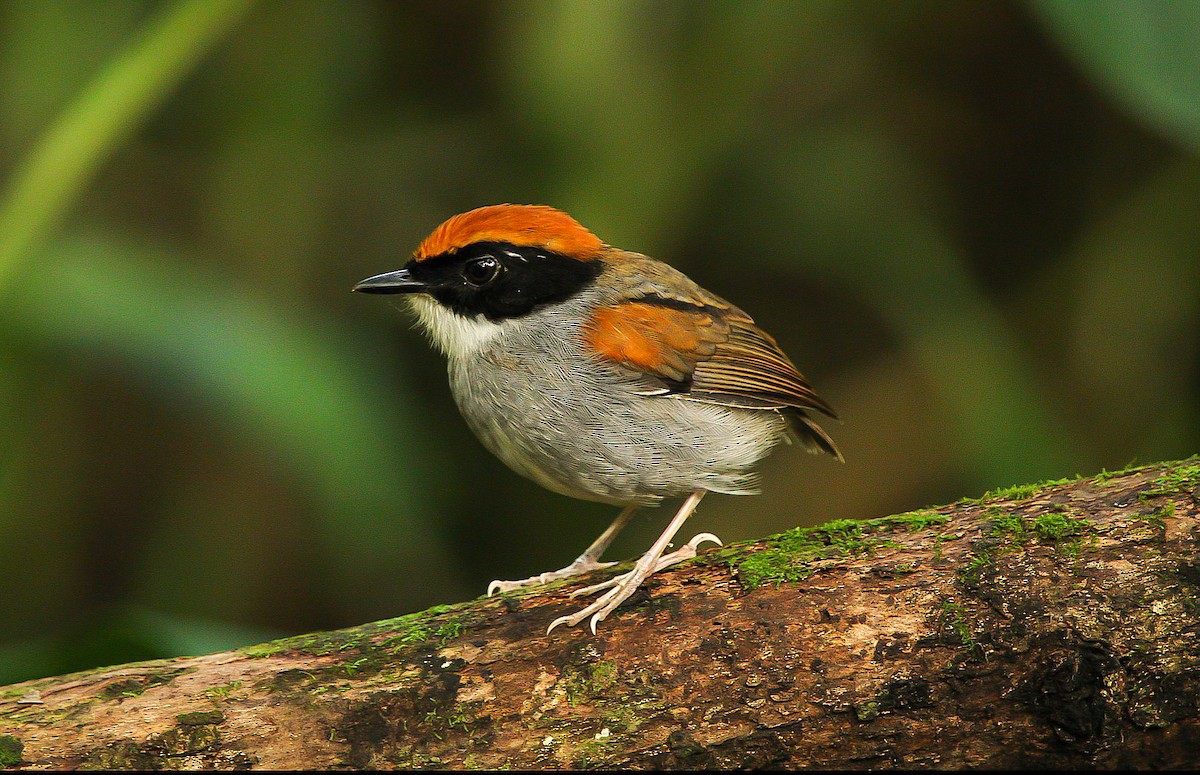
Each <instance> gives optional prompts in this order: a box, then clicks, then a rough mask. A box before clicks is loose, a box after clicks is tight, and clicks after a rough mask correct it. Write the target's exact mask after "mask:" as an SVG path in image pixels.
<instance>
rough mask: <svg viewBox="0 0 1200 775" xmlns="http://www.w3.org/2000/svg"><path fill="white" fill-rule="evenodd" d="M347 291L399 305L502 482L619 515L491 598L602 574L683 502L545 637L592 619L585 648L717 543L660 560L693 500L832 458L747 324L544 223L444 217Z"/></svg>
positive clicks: (805, 404) (498, 209) (679, 279)
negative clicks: (620, 547)
mask: <svg viewBox="0 0 1200 775" xmlns="http://www.w3.org/2000/svg"><path fill="white" fill-rule="evenodd" d="M353 290H354V291H358V292H360V293H372V294H404V295H405V296H406V297H407V300H408V302H409V305H410V306H411V309H412V310H413V312H414V313H415V316H416V319H417V322H418V324H419V325H420V327H422V328H423V329H424V330H425V332H426V333H427V334H428V336H429V338H430V339H431V341H432V344H433V345H434V346H435V347H436V348H437V349H439V350H441V351H442V353H444V354H445V356H446V358H447V369H448V373H449V381H450V389H451V392H452V393H453V396H454V400H455V403H456V404H457V406H458V409H459V411H460V413H461V414H462V416H463V418H464V419H465V420H466V423H467V425H468V426H469V427H470V428H471V430H472V431H473V432H474V433H475V435H476V436H477V437H478V438H479V440H480V441H481V442H482V444H483V446H484V447H486V448H487V449H488V450H489V451H491V452H492V453H493V454H495V455H496V456H497V457H498V458H500V460H502V461H503V462H504V463H505V464H507V465H508V467H509V468H511V469H512V470H513V471H515V472H517V473H518V474H521V475H523V476H525V477H527V478H529V479H531V480H533V481H534V482H536V483H538V484H540V485H542V486H543V487H545V488H547V489H549V490H551V491H553V492H556V493H560V494H563V495H567V496H570V497H573V498H579V499H584V500H590V501H598V502H602V503H608V504H612V505H616V506H620V507H622V508H621V511H620V513H619V514H618V516H617V518H616V519H615V520H614V521H613V523H612V524H611V525H610V526H609V527H608V528H607V529H606V530H605V531H604V532H603V533H602V534H601V535H600V536H599V537H598V538H597V539H596V540H595V541H594V542H592V544H591V545H590V546H588V547H587V549H585V550H584V552H583V553H582V554H580V555H579V557H577V558H576V559H575V560H574V561H573V562H572V563H570V564H569V565H567V566H565V567H563V568H560V569H559V570H556V571H550V572H546V573H541V574H538V575H535V576H531V577H529V578H526V579H521V580H516V581H500V580H497V581H493V582H491V584H489V585H488V590H487V591H488V595H489V596H491V595H493V594H495V593H497V592H501V593H504V592H510V591H514V590H520V589H524V588H527V587H534V586H538V585H544V584H547V583H550V582H553V581H557V580H560V579H570V578H574V577H576V576H579V575H582V574H586V573H591V572H593V571H597V570H601V569H604V568H608V567H611V566H613V565H615V564H616V563H615V562H602V561H601V557H602V556H603V553H604V551H605V550H606V549H608V547H609V545H610V544H611V543H612V540H613V538H614V537H615V536H616V535H617V533H618V532H619V531H620V530H621V529H622V528H624V527H625V526H626V525H627V524H628V523H629V520H630V519H631V517H632V516H633V514H634V513H635V512H636V511H637V510H638V509H640V508H643V507H652V506H657V505H659V504H660V503H661V502H662V501H663V500H665V499H675V498H683V499H684V500H683V503H682V505H681V506H680V507H679V510H678V511H677V512H676V514H675V516H674V517H673V518H672V519H671V521H670V522H669V524H668V525H667V528H666V529H665V530H664V531H663V532H662V534H661V535H660V536H659V537H658V539H657V540H656V541H654V543H653V544H652V545H651V547H650V548H649V550H647V551H646V553H645V554H643V555H642V556H641V557H640V558H639V559H638V560H637V562H636V563H635V565H634V566H633V569H632V570H630V571H627V572H625V573H622V574H620V575H617V576H615V577H614V578H611V579H608V580H606V581H602V582H600V583H597V584H592V585H589V586H587V587H584V588H582V589H579V590H576V591H575V592H574V593H573V594H572V597H580V596H587V595H598V597H597V598H596V599H595V600H594V601H593V602H591V603H590V604H589V605H586V606H584V607H583V608H581V609H579V610H578V611H575V612H574V613H570V614H567V615H564V616H560V617H558V618H557V619H555V620H554V621H552V622H551V623H550V624H549V626H548V627H547V630H546V633H547V634H549V633H551V632H552V631H553V630H554V629H555V628H556V627H558V626H560V625H564V624H565V625H568V626H575V625H577V624H579V623H580V622H582V621H584V620H590V621H589V627H590V629H591V631H592V633H593V635H594V634H595V633H596V627H597V625H598V624H599V623H600V622H601V621H603V620H604V619H606V618H607V617H608V616H609V615H610V614H611V613H612V612H613V611H614V610H616V608H617V607H618V606H619V605H621V603H623V602H624V601H626V600H627V599H628V598H629V597H630V596H631V595H632V594H633V593H634V592H635V591H636V590H637V589H638V587H639V586H640V585H641V584H642V583H643V582H644V581H645V580H646V579H647V578H648V577H649V576H651V575H652V574H654V573H656V572H658V571H661V570H662V569H664V568H667V567H670V566H672V565H675V564H677V563H679V562H682V561H684V560H687V559H690V558H692V557H695V556H696V554H697V550H698V549H699V548H700V546H701V545H703V544H704V543H713V544H717V545H720V544H721V541H720V539H719V538H717V537H716V536H715V535H713V534H711V533H700V534H698V535H696V536H694V537H693V538H692V539H691V540H690V541H688V542H687V544H685V545H684V546H682V547H680V548H679V549H675V550H674V551H667V550H668V549H669V548H671V542H672V540H673V539H674V537H675V534H676V533H677V532H678V531H679V530H680V529H681V528H682V527H683V524H684V522H685V521H686V520H687V519H688V518H689V517H690V516H691V514H692V513H693V512H694V511H695V509H696V506H697V505H698V504H699V503H700V500H701V498H703V497H704V495H705V494H706V493H709V492H717V493H726V494H731V495H751V494H756V493H757V492H758V486H757V483H758V476H757V473H756V471H755V468H756V466H757V464H758V463H759V462H760V461H761V460H762V459H763V458H764V457H766V456H767V454H768V453H769V452H771V450H772V449H773V448H774V447H775V446H776V445H777V444H779V443H780V442H782V441H785V440H789V441H792V440H794V441H798V442H799V444H800V445H801V446H803V447H804V448H805V449H806V450H807V451H809V452H812V453H815V454H827V455H831V456H833V457H834V458H836V459H838V460H842V459H843V458H842V454H841V452H839V451H838V448H837V447H836V446H835V444H834V442H833V440H832V439H831V438H830V437H829V435H828V434H827V433H826V432H825V431H824V430H823V429H822V428H821V427H820V426H819V425H818V424H817V423H816V422H815V421H814V420H813V418H812V416H811V415H810V413H812V412H817V413H820V414H823V415H825V416H827V417H830V418H834V419H837V415H836V414H835V412H834V410H833V409H832V408H831V407H830V405H829V404H828V403H826V402H825V400H824V399H822V398H821V397H819V396H818V395H817V393H816V392H815V391H814V390H813V388H812V387H811V386H810V384H809V383H808V381H807V380H806V379H805V378H804V377H803V376H802V375H801V373H800V372H799V371H798V370H797V368H796V367H795V365H793V363H792V362H791V360H789V359H788V357H787V355H785V354H784V352H783V350H781V349H780V347H779V345H778V344H777V343H776V341H775V339H773V338H772V337H771V336H770V335H769V334H767V333H766V332H765V331H763V330H762V329H761V328H759V327H758V326H757V325H755V323H754V321H753V319H752V318H751V317H750V316H749V315H747V314H746V313H745V312H743V311H742V310H741V309H739V308H738V307H736V306H734V305H733V304H731V303H730V302H728V301H726V300H725V299H723V298H721V297H720V296H717V295H716V294H714V293H711V292H710V291H707V290H705V289H704V288H702V287H700V286H699V285H698V284H696V283H695V282H694V281H693V280H691V279H690V278H689V277H688V276H687V275H685V274H684V273H683V272H681V271H679V270H677V269H675V268H673V267H672V266H670V265H669V264H667V263H666V262H664V261H661V260H658V259H655V258H651V257H649V256H646V255H643V254H641V253H636V252H633V251H629V250H622V249H620V248H617V247H613V246H611V245H608V244H606V243H604V242H602V241H601V240H600V239H599V238H598V237H597V236H595V235H594V234H593V233H592V232H591V231H589V230H588V229H587V228H585V227H584V226H582V225H581V224H580V223H579V222H578V221H576V220H575V219H574V218H573V217H572V216H570V215H568V214H567V213H566V212H564V211H562V210H559V209H556V208H554V207H550V206H547V205H518V204H499V205H488V206H484V207H479V208H476V209H474V210H470V211H468V212H464V213H460V214H458V215H454V216H453V217H451V218H449V219H448V220H446V221H445V222H443V223H442V224H441V225H439V226H438V227H437V228H435V229H434V230H433V232H432V233H430V234H429V236H428V237H426V238H425V239H424V240H423V241H422V242H421V243H420V245H419V246H418V247H417V249H416V250H415V251H414V252H413V253H412V256H411V258H410V259H409V260H408V261H407V262H406V263H405V264H404V265H403V267H402V268H400V269H398V270H395V271H389V272H385V273H383V274H378V275H375V276H373V277H368V278H366V279H365V280H362V281H361V282H359V283H357V284H356V285H355V286H354V287H353ZM601 593H603V594H601Z"/></svg>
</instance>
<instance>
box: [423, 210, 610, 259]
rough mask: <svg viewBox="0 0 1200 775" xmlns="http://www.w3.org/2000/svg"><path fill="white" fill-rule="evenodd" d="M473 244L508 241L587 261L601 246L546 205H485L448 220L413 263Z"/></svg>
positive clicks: (570, 220) (585, 230)
mask: <svg viewBox="0 0 1200 775" xmlns="http://www.w3.org/2000/svg"><path fill="white" fill-rule="evenodd" d="M475 242H508V243H510V244H512V245H517V246H519V247H536V248H544V249H546V250H549V251H551V252H554V253H559V254H561V255H564V256H570V257H572V258H577V259H579V260H580V261H590V260H592V259H594V258H596V255H597V254H598V253H599V252H600V249H601V248H602V247H604V243H603V242H601V241H600V239H599V238H598V237H597V236H596V235H595V234H592V233H591V232H590V231H588V230H587V229H585V228H583V227H582V226H580V225H579V222H578V221H576V220H575V219H574V218H572V217H571V216H569V215H567V214H566V213H564V212H563V211H562V210H556V209H554V208H553V207H547V206H546V205H509V204H504V205H488V206H487V207H478V208H476V209H474V210H470V211H468V212H465V213H461V214H459V215H456V216H454V217H453V218H450V219H449V220H447V221H446V222H445V223H443V224H442V225H441V226H438V227H437V228H436V229H434V230H433V233H432V234H430V235H429V236H428V237H426V238H425V240H424V242H422V243H421V245H420V247H418V248H417V249H416V252H414V253H413V258H414V259H415V260H417V261H424V260H425V259H427V258H433V257H434V256H440V255H441V254H443V253H448V252H451V251H454V250H458V249H459V248H463V247H466V246H467V245H470V244H472V243H475Z"/></svg>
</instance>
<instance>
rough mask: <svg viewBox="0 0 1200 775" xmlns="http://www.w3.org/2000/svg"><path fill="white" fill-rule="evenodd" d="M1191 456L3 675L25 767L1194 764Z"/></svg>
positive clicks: (1, 721)
mask: <svg viewBox="0 0 1200 775" xmlns="http://www.w3.org/2000/svg"><path fill="white" fill-rule="evenodd" d="M1198 516H1200V462H1198V461H1197V460H1196V459H1195V458H1193V459H1191V460H1187V461H1182V462H1178V463H1169V464H1161V465H1155V466H1148V467H1144V468H1139V469H1133V470H1129V471H1125V472H1121V473H1117V474H1102V475H1100V476H1097V477H1093V478H1091V479H1080V480H1074V481H1069V482H1066V481H1064V482H1053V483H1045V484H1042V485H1033V486H1029V487H1021V488H1012V489H1011V490H1009V491H1005V492H998V493H991V494H989V495H988V496H985V497H984V498H981V499H978V500H964V501H960V502H958V503H955V504H952V505H949V506H944V507H941V508H937V509H930V510H925V511H919V512H912V513H910V514H904V515H899V516H896V517H889V518H884V519H876V520H866V521H856V522H850V521H841V522H834V523H830V524H828V525H824V526H821V527H817V528H806V529H797V530H792V531H789V532H787V533H784V534H781V535H779V536H774V537H772V538H769V539H765V540H763V541H759V542H755V543H750V544H745V545H741V546H733V547H728V548H725V549H721V550H719V551H713V552H707V553H705V554H704V555H702V556H701V557H700V558H698V559H697V560H695V561H693V562H690V563H687V564H684V565H681V566H678V567H676V568H673V569H670V570H668V571H664V572H663V573H661V574H660V575H657V576H655V577H654V578H653V579H651V581H650V582H649V584H648V586H647V589H646V590H645V591H644V592H642V593H640V594H639V596H637V597H635V598H634V599H633V600H632V601H631V602H630V603H628V604H626V605H625V606H623V607H622V608H621V609H620V610H619V611H618V612H617V613H616V614H615V615H614V617H613V618H611V619H609V620H608V621H606V622H604V623H603V624H602V626H601V628H600V634H599V635H598V636H593V635H591V634H590V633H589V632H587V631H586V630H585V629H582V628H575V629H570V630H566V629H559V630H556V631H555V632H554V634H553V635H552V636H550V637H547V636H546V635H545V634H544V631H545V628H546V625H547V624H548V623H549V622H550V621H551V620H552V619H554V618H555V617H556V616H558V615H560V614H562V613H565V612H567V611H569V610H571V609H572V607H573V606H577V605H579V601H578V600H575V601H572V600H569V599H568V597H567V595H568V593H569V591H570V590H571V589H573V588H576V587H577V586H578V585H577V584H576V585H559V586H557V587H554V588H552V589H550V590H549V591H547V592H543V593H532V594H521V595H511V596H504V597H499V598H492V599H479V600H474V601H470V602H468V603H464V604H460V605H455V606H445V607H438V608H435V609H431V610H429V611H426V612H423V613H420V614H414V615H411V616H405V617H401V618H399V619H394V620H389V621H384V622H377V623H374V624H368V625H364V626H362V627H356V628H352V629H348V630H341V631H338V632H329V633H317V634H313V635H305V636H299V637H295V638H289V639H286V640H282V641H276V642H273V643H267V644H263V645H261V646H254V647H249V648H244V649H240V650H237V651H229V652H223V653H219V654H211V655H208V656H202V657H195V658H183V659H171V660H162V661H155V662H145V663H139V664H132V665H123V666H120V667H115V668H106V669H102V670H96V671H90V672H87V673H80V674H75V675H70V676H62V677H56V678H47V679H42V680H37V681H31V682H28V683H24V684H20V685H16V686H10V687H5V688H3V689H0V764H3V765H5V766H10V767H11V766H20V767H24V768H30V769H33V768H53V769H62V768H76V767H82V768H112V769H123V768H138V769H160V768H161V769H185V768H215V769H239V768H294V769H327V768H339V769H343V768H378V769H386V768H419V767H432V768H483V769H504V768H512V769H539V768H589V767H604V768H656V769H698V768H749V767H813V768H846V769H882V768H896V767H903V768H963V767H1003V768H1058V767H1104V768H1116V767H1132V768H1143V767H1153V768H1158V767H1190V768H1197V767H1200V545H1198V543H1197V539H1198V538H1200V525H1198Z"/></svg>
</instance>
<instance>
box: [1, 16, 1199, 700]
mask: <svg viewBox="0 0 1200 775" xmlns="http://www.w3.org/2000/svg"><path fill="white" fill-rule="evenodd" d="M497 202H527V203H547V204H553V205H556V206H558V207H561V208H563V209H566V210H567V211H569V212H571V213H572V214H574V215H575V216H576V217H577V218H579V220H581V221H582V222H583V223H584V224H586V225H588V226H589V227H591V228H592V229H593V230H594V231H595V232H596V233H597V234H599V235H600V236H601V238H602V239H605V240H606V241H608V242H610V243H612V244H616V245H620V246H622V247H627V248H632V249H637V250H641V251H643V252H647V253H650V254H652V255H655V256H658V257H661V258H664V259H666V260H668V261H670V262H672V263H673V264H675V265H676V266H678V267H680V268H682V269H683V270H685V271H687V272H688V273H689V274H691V275H692V276H693V277H694V278H695V279H696V280H698V281H699V282H701V283H702V284H703V285H705V286H707V287H709V288H711V289H713V290H715V291H717V292H718V293H720V294H721V295H723V296H726V297H728V298H729V299H731V300H732V301H734V302H735V303H736V304H738V305H740V306H742V307H744V308H745V309H747V310H749V311H750V312H751V314H753V315H754V316H755V317H756V319H757V320H758V322H759V323H760V324H761V325H762V326H763V327H764V328H766V329H767V330H768V331H770V332H772V333H773V334H774V335H775V336H776V338H777V339H778V340H779V341H780V342H781V344H782V345H783V346H784V348H785V349H786V350H787V351H788V352H789V353H790V354H791V355H792V357H793V359H794V360H795V361H796V362H797V364H799V366H800V368H801V369H802V370H803V371H804V372H805V373H806V374H807V376H808V377H809V378H810V379H811V380H812V382H813V383H814V384H815V385H816V386H817V388H818V389H819V390H820V392H821V393H822V394H823V395H824V396H825V397H826V398H827V399H828V400H829V401H830V402H831V403H832V404H833V405H834V406H835V407H836V408H837V409H838V410H839V412H840V413H841V415H842V417H843V419H844V422H843V423H841V424H837V423H832V424H829V425H828V426H827V427H829V430H830V432H831V433H832V434H833V436H834V437H835V438H836V439H837V441H838V443H839V445H840V446H841V448H842V450H843V451H844V453H845V455H846V460H847V462H846V464H845V465H844V466H841V465H838V464H836V463H834V462H831V461H830V460H828V459H816V458H811V457H808V456H806V455H804V454H802V453H801V452H799V451H798V450H797V449H795V448H784V449H782V450H780V451H779V452H778V453H777V454H775V455H774V456H773V457H772V458H771V459H770V460H769V462H768V464H767V465H766V466H765V471H764V474H765V476H764V494H763V495H762V496H761V497H758V498H729V497H713V498H709V499H708V500H706V501H705V503H704V505H703V507H702V509H701V510H700V513H699V514H698V516H697V517H696V518H694V520H693V527H694V530H693V532H699V531H701V530H711V531H713V532H716V533H718V534H719V535H721V536H722V538H724V539H725V540H726V541H739V540H745V539H751V538H757V537H761V536H764V535H766V534H769V533H772V532H778V531H781V530H784V529H786V528H789V527H792V526H794V525H797V524H812V523H816V522H821V521H825V520H828V519H832V518H847V517H848V518H856V517H874V516H880V515H884V514H888V513H893V512H897V511H903V510H907V509H911V508H916V507H920V506H924V505H928V504H937V503H942V502H946V501H950V500H954V499H957V498H959V497H961V496H963V495H977V494H979V493H980V492H982V491H983V490H985V489H988V488H991V487H997V486H1004V485H1010V484H1014V483H1021V482H1027V481H1034V480H1040V479H1045V478H1051V477H1062V476H1069V475H1073V474H1076V473H1089V472H1096V471H1099V470H1100V469H1101V468H1108V469H1110V470H1111V469H1114V468H1120V467H1123V466H1125V465H1126V464H1128V463H1130V462H1133V461H1140V462H1152V461H1155V460H1160V459H1172V458H1179V457H1186V456H1188V455H1190V454H1193V453H1195V452H1197V451H1200V430H1198V423H1197V420H1198V415H1200V366H1198V354H1200V347H1198V342H1200V336H1198V335H1200V260H1198V253H1200V3H1194V2H1129V1H1127V2H1103V1H1101V0H1097V1H1095V2H1089V3H1076V2H1072V0H1046V1H1045V2H1025V3H1019V2H999V1H994V2H993V1H989V2H971V3H962V2H938V1H923V2H904V3H877V2H871V3H868V2H798V1H797V2H736V3H735V2H724V1H721V2H717V1H714V2H675V3H666V2H651V1H650V0H645V1H643V2H441V1H440V0H427V1H425V2H409V3H398V2H382V1H378V2H369V1H368V0H344V1H343V2H325V1H324V0H286V1H285V0H269V1H264V2H258V3H254V2H250V1H249V0H206V1H204V2H196V1H195V0H188V1H185V2H146V1H145V0H104V1H103V2H95V0H54V2H45V1H44V0H2V1H0V683H7V682H12V681H17V680H21V679H24V678H29V677H35V676H41V675H47V674H53V673H59V672H64V671H68V670H72V669H77V668H84V667H88V666H93V665H98V664H110V663H116V662H125V661H130V660H134V659H142V658H149V657H157V656H171V655H177V654H187V653H203V652H206V651H211V650H215V649H219V648H224V647H231V646H236V645H242V644H246V643H252V642H257V641H261V640H264V639H267V638H269V637H271V636H274V635H280V634H289V633H298V632H305V631H310V630H314V629H321V628H333V627H340V626H346V625H352V624H358V623H361V622H365V621H369V620H373V619H379V618H384V617H388V616H394V615H398V614H402V613H406V612H410V611H414V610H418V609H420V608H423V607H426V606H428V605H431V604H434V603H440V602H453V601H458V600H463V599H466V598H469V597H473V596H476V595H478V594H481V593H482V592H483V590H484V589H485V587H486V585H487V582H488V581H490V580H491V579H494V578H520V577H524V576H527V575H530V574H532V573H536V572H540V571H543V570H549V569H552V568H557V567H560V566H562V565H563V564H565V563H566V562H568V561H570V560H571V559H573V558H574V557H575V556H576V554H578V552H579V551H580V550H581V549H582V548H583V547H584V546H586V545H587V543H588V542H589V541H590V540H591V539H592V538H593V537H595V535H596V534H598V533H599V531H600V530H601V529H602V528H603V527H604V526H605V525H607V523H608V521H609V520H610V519H611V518H612V517H613V515H614V513H615V510H614V509H613V508H611V507H607V506H601V505H597V504H588V503H580V502H575V501H571V500H569V499H566V498H563V497H560V496H557V495H552V494H550V493H548V492H545V491H542V490H541V489H539V488H538V487H537V486H536V485H534V484H532V483H530V482H526V481H524V480H522V479H520V478H518V477H517V476H516V475H515V474H512V473H510V472H509V471H508V470H507V469H505V468H504V467H503V466H502V465H501V464H500V463H499V462H497V461H496V460H494V459H493V458H492V457H491V456H490V455H489V454H488V453H486V452H485V451H484V450H483V449H482V448H481V447H480V446H479V444H478V443H477V442H476V441H475V440H474V438H473V437H472V436H471V435H470V433H469V431H468V430H467V429H466V427H465V426H464V424H463V422H462V421H461V419H460V418H459V417H458V414H457V412H456V410H455V408H454V405H453V403H452V400H451V398H450V395H449V392H448V390H447V388H446V385H445V368H444V364H443V363H442V361H441V359H440V357H439V356H437V355H436V354H434V353H432V352H431V351H430V350H429V348H428V347H427V346H426V344H425V342H424V341H423V339H422V337H421V336H420V335H419V334H418V333H417V332H415V331H412V330H410V329H411V323H412V321H411V319H409V318H408V317H407V316H406V315H404V314H401V313H400V312H398V311H397V310H396V309H395V308H393V306H392V305H390V304H388V303H386V301H385V300H382V299H380V298H378V297H361V296H355V295H352V294H351V293H350V287H351V286H352V285H353V284H354V283H355V282H356V281H357V280H359V279H361V278H363V277H366V276H368V275H371V274H375V273H378V272H382V271H386V270H390V269H394V268H397V267H398V266H400V265H401V264H402V263H403V262H404V261H405V260H406V256H407V254H408V253H409V252H410V251H411V250H412V249H413V248H414V247H415V246H416V244H417V242H418V241H419V240H420V239H421V238H422V237H423V236H424V235H425V234H426V233H428V232H429V231H430V230H431V229H432V228H433V227H434V226H435V225H437V224H438V223H439V222H440V221H442V220H443V219H444V218H446V217H448V216H449V215H452V214H454V213H456V212H460V211H462V210H466V209H469V208H472V207H476V206H479V205H482V204H491V203H497ZM665 519H666V514H665V513H664V512H663V511H659V512H647V513H645V514H644V515H643V516H641V517H639V518H638V519H637V520H635V523H634V524H633V525H632V526H631V527H630V528H629V529H628V530H627V531H626V533H625V534H624V535H623V536H622V537H621V538H620V539H619V540H618V542H617V544H616V545H615V546H614V549H613V552H612V556H614V557H633V556H636V555H638V554H640V553H641V552H642V551H643V550H644V549H645V547H646V546H647V545H649V543H650V542H651V540H652V539H653V537H654V536H656V535H657V533H658V531H659V530H660V529H661V527H662V525H663V523H664V521H665Z"/></svg>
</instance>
